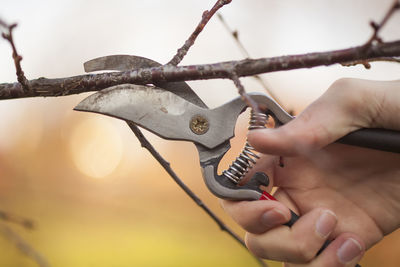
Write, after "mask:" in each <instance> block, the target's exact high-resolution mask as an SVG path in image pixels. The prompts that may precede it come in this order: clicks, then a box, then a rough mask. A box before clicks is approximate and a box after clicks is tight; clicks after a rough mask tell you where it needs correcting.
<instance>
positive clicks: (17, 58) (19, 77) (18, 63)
mask: <svg viewBox="0 0 400 267" xmlns="http://www.w3.org/2000/svg"><path fill="white" fill-rule="evenodd" d="M0 26H2V27H4V28H5V29H6V31H7V32H3V33H2V34H1V36H2V37H3V38H4V39H6V40H7V41H8V42H9V43H10V45H11V49H12V51H13V52H12V57H13V59H14V65H15V69H16V71H17V80H18V82H19V83H20V84H21V85H22V88H23V90H24V92H25V94H27V95H30V96H33V95H34V91H33V90H32V89H31V87H30V86H29V81H28V79H26V77H25V74H24V72H23V70H22V67H21V60H22V56H20V55H19V54H18V52H17V48H16V47H15V43H14V39H13V30H14V29H15V27H17V24H16V23H14V24H11V25H8V24H7V23H5V22H4V21H2V20H1V19H0Z"/></svg>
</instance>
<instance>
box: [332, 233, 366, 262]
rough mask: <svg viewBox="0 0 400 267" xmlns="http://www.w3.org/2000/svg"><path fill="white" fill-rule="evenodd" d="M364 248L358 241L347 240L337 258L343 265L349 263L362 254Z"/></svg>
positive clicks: (339, 250)
mask: <svg viewBox="0 0 400 267" xmlns="http://www.w3.org/2000/svg"><path fill="white" fill-rule="evenodd" d="M361 251H362V247H361V245H360V243H358V242H357V240H355V239H353V238H349V239H347V240H346V241H345V242H344V243H343V244H342V245H341V246H340V248H339V249H338V251H337V256H338V258H339V260H340V262H342V263H348V262H350V261H352V260H353V259H354V258H356V257H358V256H359V255H360V254H361Z"/></svg>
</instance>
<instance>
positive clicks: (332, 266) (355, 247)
mask: <svg viewBox="0 0 400 267" xmlns="http://www.w3.org/2000/svg"><path fill="white" fill-rule="evenodd" d="M364 252H365V247H364V245H363V242H362V241H361V240H360V239H359V238H358V237H357V236H356V235H354V234H350V233H344V234H341V235H339V236H338V237H337V238H336V239H335V240H334V241H332V243H330V245H329V246H328V247H327V248H326V249H325V250H324V251H323V252H322V253H321V254H320V255H318V256H317V257H316V258H315V259H313V260H312V261H311V262H308V263H306V264H290V263H286V264H285V267H306V266H307V267H319V266H326V267H350V266H351V267H353V266H355V265H356V264H357V263H358V262H359V261H360V260H361V258H362V256H363V255H364Z"/></svg>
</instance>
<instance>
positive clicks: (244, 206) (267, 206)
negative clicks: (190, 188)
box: [221, 200, 290, 234]
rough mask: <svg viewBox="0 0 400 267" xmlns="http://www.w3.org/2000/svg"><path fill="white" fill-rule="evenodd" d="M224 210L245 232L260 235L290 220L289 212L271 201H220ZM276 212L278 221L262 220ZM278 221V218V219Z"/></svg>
mask: <svg viewBox="0 0 400 267" xmlns="http://www.w3.org/2000/svg"><path fill="white" fill-rule="evenodd" d="M221 205H222V207H223V208H224V210H225V211H226V212H227V213H228V214H229V215H230V216H231V217H232V218H233V220H234V221H235V222H236V223H238V224H239V225H240V226H241V227H242V228H243V229H245V230H246V231H247V232H250V233H254V234H261V233H264V232H266V231H268V230H269V229H271V228H273V227H275V226H277V225H281V224H283V223H285V222H287V221H289V220H290V211H289V209H288V208H287V207H285V205H284V204H282V203H280V202H278V201H273V200H260V201H229V200H221ZM269 211H272V212H276V213H277V216H280V220H278V221H275V222H271V221H267V222H265V220H263V215H264V214H266V213H267V212H269ZM278 219H279V218H278Z"/></svg>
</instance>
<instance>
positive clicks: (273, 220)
mask: <svg viewBox="0 0 400 267" xmlns="http://www.w3.org/2000/svg"><path fill="white" fill-rule="evenodd" d="M288 220H289V219H287V218H286V216H285V214H283V213H282V212H280V211H277V210H269V211H267V212H266V213H264V214H263V215H262V216H261V223H262V224H263V225H264V226H266V227H274V226H276V225H278V224H282V223H285V222H287V221H288Z"/></svg>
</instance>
